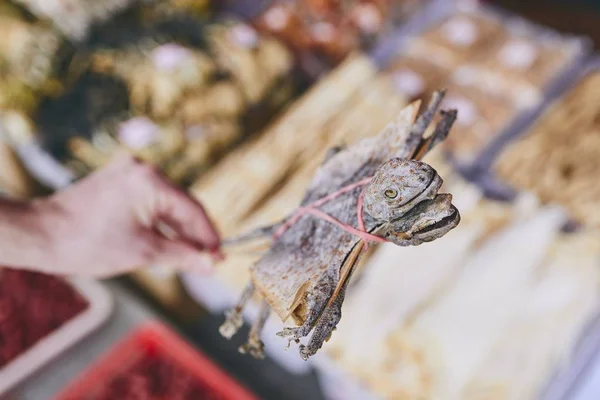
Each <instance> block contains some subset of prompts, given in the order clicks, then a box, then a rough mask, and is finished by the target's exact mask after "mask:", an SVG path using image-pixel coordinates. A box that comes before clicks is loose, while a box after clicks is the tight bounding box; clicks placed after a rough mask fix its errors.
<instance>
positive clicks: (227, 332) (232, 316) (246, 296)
mask: <svg viewBox="0 0 600 400" xmlns="http://www.w3.org/2000/svg"><path fill="white" fill-rule="evenodd" d="M253 293H254V284H253V283H252V282H249V283H248V284H247V285H246V287H245V288H244V290H243V291H242V295H241V296H240V299H239V300H238V302H237V304H236V305H235V307H233V308H232V309H231V310H229V311H226V312H225V322H223V325H221V326H220V327H219V333H220V334H221V336H223V337H225V338H226V339H231V338H232V337H233V335H235V334H236V333H237V331H238V330H239V329H240V328H241V327H242V324H243V323H244V319H243V318H242V311H243V310H244V307H246V304H247V303H248V300H250V297H252V294H253Z"/></svg>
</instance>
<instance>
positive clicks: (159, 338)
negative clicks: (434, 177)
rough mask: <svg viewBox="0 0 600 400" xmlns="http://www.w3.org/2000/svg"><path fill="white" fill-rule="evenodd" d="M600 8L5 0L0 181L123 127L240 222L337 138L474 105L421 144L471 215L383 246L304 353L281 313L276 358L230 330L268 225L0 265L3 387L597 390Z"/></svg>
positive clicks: (121, 136) (60, 159)
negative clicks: (48, 266) (181, 266)
mask: <svg viewBox="0 0 600 400" xmlns="http://www.w3.org/2000/svg"><path fill="white" fill-rule="evenodd" d="M599 27H600V6H599V5H598V4H597V2H595V1H591V0H589V1H585V0H577V1H568V2H567V1H559V0H554V1H550V0H532V1H527V2H519V1H510V0H498V1H489V2H478V1H472V0H470V1H467V0H464V1H461V0H451V1H444V0H428V1H413V0H397V1H392V0H350V1H339V0H269V1H267V0H262V1H248V0H227V1H212V2H211V1H209V0H136V1H133V0H104V1H91V0H70V1H63V0H0V195H2V196H8V197H12V198H19V199H28V198H34V197H36V196H43V195H46V194H48V193H51V192H52V191H54V190H60V189H61V188H62V187H64V186H66V185H68V184H69V183H70V182H72V181H73V180H76V179H79V178H81V177H84V176H86V175H88V174H89V173H91V172H92V171H94V170H95V169H98V168H101V167H102V166H103V165H104V164H105V163H107V162H108V160H110V158H111V156H112V155H113V154H114V153H115V151H117V150H119V149H124V150H126V151H129V152H131V153H133V154H135V155H137V156H138V157H140V158H142V159H143V160H145V161H147V162H149V163H152V164H154V165H156V166H157V167H158V168H160V169H161V170H162V171H163V172H164V173H165V174H166V176H168V177H169V178H170V179H171V180H172V181H173V182H174V183H175V184H177V185H180V186H182V187H184V188H186V189H189V190H190V192H191V193H192V194H193V195H194V196H196V197H197V198H198V199H199V200H200V201H201V202H202V203H203V204H204V206H205V207H206V209H207V211H208V212H209V214H211V215H212V216H213V219H214V221H215V223H216V224H217V226H218V228H219V229H220V231H221V232H222V234H223V236H224V237H227V236H231V235H234V234H237V233H241V232H243V231H247V230H249V229H251V228H254V227H257V226H260V225H265V224H268V223H271V222H275V221H277V220H279V219H281V218H282V217H284V216H285V215H287V214H288V213H290V212H291V211H292V210H293V209H294V208H295V207H296V206H297V204H298V202H299V201H300V200H301V196H302V194H303V192H304V189H305V186H306V184H307V183H308V181H309V179H310V177H311V176H312V174H313V173H314V171H315V170H316V168H317V167H318V166H319V164H320V163H321V161H322V159H323V157H324V155H325V153H326V151H327V149H328V148H329V147H331V146H334V145H339V144H343V143H350V142H354V141H356V140H359V139H361V138H364V137H369V136H372V135H374V134H376V133H377V132H378V131H379V130H380V129H382V128H383V127H384V126H385V125H386V124H387V123H388V122H389V121H390V120H391V119H392V118H393V117H394V115H395V113H396V112H397V111H398V110H399V109H400V108H402V107H403V106H404V105H406V104H407V103H408V102H410V101H413V100H415V99H427V98H428V97H429V96H430V94H431V93H432V91H433V90H435V89H438V88H440V87H446V88H447V89H448V95H447V98H446V104H445V106H446V107H448V108H450V107H452V108H457V109H458V111H459V119H458V121H457V124H456V126H455V128H454V129H453V132H452V134H451V136H450V137H449V139H448V141H447V142H446V143H444V146H442V148H441V149H439V150H437V151H436V152H434V153H432V154H431V155H430V156H428V158H427V159H426V160H425V161H427V162H429V163H430V164H432V165H433V166H434V167H435V168H436V169H437V170H438V172H439V173H440V175H441V176H442V177H443V178H444V180H445V186H446V190H447V191H449V192H451V193H453V194H454V196H455V203H456V204H457V206H458V208H459V209H460V211H461V214H462V216H463V221H462V223H461V225H460V226H459V228H457V230H456V231H455V232H453V233H452V234H450V235H448V236H447V237H446V238H444V239H443V240H440V241H439V242H436V243H432V244H429V245H427V246H423V247H416V248H397V247H394V246H386V245H382V246H376V247H375V248H373V249H372V250H371V251H370V253H369V255H368V257H366V258H365V260H364V262H363V263H362V266H361V273H360V274H358V276H357V277H356V279H355V282H354V284H353V285H352V287H351V288H350V289H349V292H348V295H347V297H348V300H347V304H346V305H345V308H344V316H343V318H342V321H341V323H340V325H339V329H338V330H337V331H336V332H335V333H334V335H333V337H332V339H331V341H330V343H329V346H328V348H327V349H326V351H323V353H322V354H320V355H319V356H318V357H315V359H314V360H312V361H311V362H310V363H304V362H301V361H299V360H298V359H297V357H296V354H295V351H290V352H288V353H286V352H284V350H283V347H284V345H285V343H283V340H280V339H279V338H277V337H276V336H275V332H277V331H278V330H279V329H280V328H281V325H282V324H281V322H280V321H279V320H278V319H276V318H271V319H269V321H268V323H267V327H266V330H265V337H264V340H265V342H266V350H267V355H268V356H267V359H266V360H264V361H255V360H253V359H250V358H248V357H244V356H242V355H240V354H238V353H237V347H238V346H239V345H240V344H241V343H240V342H239V341H241V340H243V336H244V334H243V333H242V334H241V335H239V336H240V338H241V339H238V341H236V340H233V341H232V342H228V341H225V340H224V339H222V338H221V337H220V336H219V334H218V330H217V327H218V326H219V325H220V324H221V322H222V320H223V315H222V312H223V310H225V309H227V308H229V306H230V305H231V304H232V303H233V302H234V301H235V299H236V298H237V295H238V293H239V291H240V290H241V288H242V286H243V284H244V283H245V281H246V280H247V277H248V267H249V266H250V265H251V264H252V262H253V261H254V260H256V259H257V258H258V257H259V256H260V251H261V247H260V246H259V247H253V248H240V249H236V250H232V251H230V252H228V254H227V259H226V260H225V261H224V262H223V263H222V264H220V265H219V267H218V269H217V270H216V272H215V274H214V275H213V276H210V277H201V276H197V275H192V274H183V275H178V274H176V273H175V272H173V271H171V270H170V269H168V268H167V267H166V266H161V265H153V266H147V268H145V269H143V270H142V271H141V272H138V273H135V274H133V275H132V276H130V277H125V278H119V279H113V280H109V281H105V282H100V283H98V282H83V283H82V282H79V281H71V280H69V279H63V278H57V277H48V276H42V275H37V274H31V273H24V272H18V271H15V270H9V269H2V270H1V271H0V397H1V396H2V395H3V394H4V393H10V394H13V395H15V397H17V398H24V399H45V398H54V397H55V396H58V395H59V394H61V393H62V395H63V397H61V398H77V395H75V397H73V396H74V395H72V394H69V393H80V391H81V390H84V391H86V390H88V389H89V390H92V389H90V388H91V386H89V387H88V386H87V385H88V384H89V382H90V378H89V377H90V376H91V377H94V376H100V375H94V374H101V375H102V376H104V378H106V379H104V380H105V381H106V382H107V385H108V386H107V387H106V388H100V389H98V388H96V389H93V390H96V392H94V393H95V395H96V398H117V397H116V396H118V398H133V396H135V395H144V396H146V397H147V398H158V397H160V396H163V397H164V396H165V393H167V392H168V391H169V390H175V391H176V392H178V393H179V395H182V396H183V395H184V392H186V391H189V392H190V393H192V392H193V393H196V394H197V393H199V392H201V391H210V390H213V391H214V390H217V392H218V390H221V389H215V388H212V389H210V388H208V386H205V382H207V377H210V376H213V375H210V374H208V373H207V374H206V375H203V372H202V371H203V370H206V371H212V372H211V373H214V374H216V375H214V376H218V377H219V379H218V381H219V382H221V380H222V382H226V384H225V386H227V385H229V386H231V387H235V388H237V387H238V386H239V387H240V388H242V389H239V390H240V392H235V393H237V394H234V397H232V398H239V397H235V396H236V395H239V393H244V395H248V396H251V395H250V394H248V393H249V392H252V393H254V396H256V397H257V398H265V399H281V398H286V399H306V398H310V399H328V400H334V399H344V400H348V399H360V400H362V399H375V398H386V399H387V398H389V399H460V400H462V399H465V400H467V399H468V400H479V399H481V400H488V399H498V400H504V399H506V400H512V399H577V400H579V399H596V398H597V393H599V392H600V378H598V377H596V378H595V376H596V375H598V376H600V374H599V373H598V372H595V371H600V369H599V368H600V353H598V350H599V349H600V339H599V338H600V318H598V317H599V314H598V312H599V311H600V310H599V305H600V291H599V288H600V278H599V277H600V275H599V268H600V231H599V228H600V187H599V183H598V182H599V181H598V179H597V171H598V168H600V164H599V161H598V160H600V128H599V127H598V126H596V125H597V124H598V114H599V112H600V82H599V81H598V72H597V70H598V65H599V61H598V60H599V59H598V56H597V55H596V53H595V49H597V48H598V46H599V43H600V28H599ZM90 212H93V210H90ZM50 297H51V298H52V299H51V301H50V300H48V299H49V298H50ZM111 304H112V305H114V307H112V306H111ZM48 307H51V308H52V310H53V312H49V311H48ZM256 312H257V309H256V308H252V307H250V309H249V310H248V311H247V315H246V317H247V318H251V317H252V316H253V314H255V313H256ZM25 317H27V318H32V320H35V321H37V322H35V321H34V322H31V321H29V320H28V319H27V318H25ZM148 320H153V321H159V322H155V324H156V323H158V324H159V325H152V326H151V327H150V328H147V325H144V324H146V323H147V321H148ZM65 321H67V322H65ZM163 324H164V325H169V326H171V327H172V328H173V329H174V330H175V331H176V332H177V333H178V334H179V335H181V336H183V337H184V338H185V339H186V340H187V341H188V342H189V343H190V344H191V346H190V347H187V345H185V344H182V343H180V339H178V338H177V337H176V336H175V337H173V335H174V334H173V333H171V332H170V330H165V328H164V327H162V326H161V325H163ZM38 325H39V326H38ZM25 326H27V327H28V328H27V329H24V328H23V327H25ZM140 326H146V327H142V328H140ZM93 330H96V331H95V332H92V331H93ZM132 332H133V333H132ZM165 332H166V333H165ZM175 335H177V334H175ZM125 337H129V339H127V338H126V339H125V341H123V338H125ZM78 341H80V343H79V344H78V343H76V342H78ZM119 343H120V344H119ZM168 345H172V346H175V347H174V348H177V349H178V351H177V352H176V351H173V354H175V353H177V354H178V355H176V356H175V355H173V357H172V358H169V357H166V359H163V358H161V357H162V356H163V355H164V354H163V353H161V351H162V350H161V349H164V348H165V346H168ZM115 346H116V347H115ZM191 347H196V348H197V350H198V352H199V353H200V355H194V357H190V358H189V359H186V358H181V357H182V356H180V355H179V351H181V352H182V354H185V353H190V354H191V353H193V350H191ZM50 348H53V349H55V351H50V350H49V349H50ZM127 349H128V350H127ZM115 352H116V353H115ZM120 352H122V354H125V353H127V354H129V355H131V358H130V359H129V358H128V361H127V363H124V364H123V365H124V366H123V369H122V370H120V371H119V372H118V373H114V374H110V375H108V374H107V367H106V365H108V364H110V360H111V357H112V358H114V357H115V356H114V355H112V356H111V354H119V353H120ZM54 353H56V354H54ZM146 353H149V354H151V355H152V354H155V355H156V354H158V356H156V357H154V358H153V357H151V356H148V357H149V358H148V359H147V358H144V357H147V354H146ZM44 354H45V356H41V355H44ZM161 354H162V355H161ZM201 354H205V355H206V356H202V355H201ZM50 356H52V357H50ZM205 358H206V360H205ZM192 359H193V360H192ZM209 359H210V360H211V361H208V360H209ZM35 360H37V361H35ZM107 360H108V361H107ZM182 360H184V361H182ZM112 362H113V364H114V361H112ZM107 363H108V364H107ZM136 363H137V364H136ZM213 364H214V365H213ZM125 366H128V367H131V368H129V369H127V368H125ZM84 370H86V371H88V372H86V373H85V374H83V375H82V373H83V372H84ZM34 371H38V372H37V373H36V374H35V375H33V376H32V375H31V374H32V373H33V372H34ZM98 371H99V372H98ZM182 371H183V372H182ZM215 371H217V372H215ZM149 375H152V376H158V377H159V378H160V379H159V381H160V382H161V384H160V385H157V386H152V385H150V383H149V381H150V380H151V379H150V378H148V376H149ZM132 376H134V377H135V379H134V378H132ZM175 376H178V377H179V378H175ZM227 376H230V377H231V381H230V380H229V379H230V378H227ZM136 379H137V380H136ZM215 379H216V378H215ZM134 380H135V382H137V383H132V382H133V381H134ZM209 380H210V379H209ZM109 381H110V382H111V383H108V382H109ZM213 381H216V380H213ZM203 382H204V383H203ZM2 383H4V385H3V384H2ZM158 386H160V388H158ZM217 386H218V385H217ZM215 387H216V386H215ZM173 388H175V389H173ZM177 388H181V389H177ZM596 388H598V389H596ZM67 389H68V390H67ZM236 390H238V389H236ZM78 391H79V392H78ZM247 392H248V393H247ZM90 393H91V392H90ZM586 393H592V395H591V396H587V397H586ZM594 393H595V395H594ZM222 395H223V394H222ZM69 396H71V397H69ZM102 396H104V397H102ZM153 396H154V397H153ZM169 396H171V395H169ZM173 396H174V395H173ZM223 396H227V395H223ZM594 396H596V397H594ZM170 398H171V397H170ZM172 398H175V397H172ZM219 398H222V397H219Z"/></svg>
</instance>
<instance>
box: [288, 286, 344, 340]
mask: <svg viewBox="0 0 600 400" xmlns="http://www.w3.org/2000/svg"><path fill="white" fill-rule="evenodd" d="M334 288H335V279H333V277H332V276H329V275H327V276H325V277H324V278H323V279H321V281H320V282H319V283H317V285H316V286H315V288H314V289H313V290H312V293H311V294H310V295H309V296H308V298H307V299H306V306H307V308H308V310H309V311H308V315H307V316H306V319H305V320H304V322H303V323H302V325H300V326H295V327H286V328H283V330H282V331H281V332H278V333H277V336H281V337H283V338H286V339H287V340H288V342H287V346H286V349H287V348H288V347H289V346H290V344H291V342H292V341H294V342H296V343H299V342H300V338H303V337H305V336H307V335H308V334H309V333H310V331H311V330H312V329H313V327H314V326H315V323H316V322H317V321H318V320H319V317H320V316H321V314H322V313H323V311H324V310H325V308H326V306H327V303H328V302H329V299H330V298H331V295H332V294H333V291H334Z"/></svg>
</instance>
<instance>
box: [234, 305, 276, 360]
mask: <svg viewBox="0 0 600 400" xmlns="http://www.w3.org/2000/svg"><path fill="white" fill-rule="evenodd" d="M270 314H271V307H270V306H269V303H267V302H266V301H265V300H263V302H262V303H261V305H260V311H259V313H258V318H257V319H256V320H255V321H254V323H253V324H252V328H250V334H249V335H248V341H247V342H246V344H244V345H242V346H240V348H239V352H240V353H242V354H250V355H251V356H252V357H254V358H256V359H259V360H262V359H263V358H265V344H264V343H263V341H262V340H260V337H261V334H262V331H263V329H264V327H265V323H266V322H267V319H268V318H269V315H270Z"/></svg>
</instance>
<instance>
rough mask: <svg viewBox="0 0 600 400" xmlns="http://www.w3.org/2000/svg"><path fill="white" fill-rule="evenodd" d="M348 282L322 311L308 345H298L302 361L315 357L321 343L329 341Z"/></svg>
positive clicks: (339, 312) (338, 318)
mask: <svg viewBox="0 0 600 400" xmlns="http://www.w3.org/2000/svg"><path fill="white" fill-rule="evenodd" d="M349 281H350V279H348V280H347V281H346V282H345V283H344V285H343V287H342V288H341V289H340V291H339V293H338V295H337V296H336V297H335V298H334V299H333V300H332V301H331V303H330V304H329V305H328V306H327V307H326V308H325V310H324V311H323V314H322V315H321V318H320V319H319V321H318V322H317V325H316V326H315V329H314V332H313V334H312V336H311V338H310V340H309V342H308V345H306V346H305V345H303V344H301V345H300V349H299V351H300V357H302V359H303V360H304V361H306V360H308V359H309V358H310V357H311V356H313V355H315V354H316V353H317V351H319V349H320V348H321V347H322V346H323V343H324V342H326V341H328V340H329V338H330V337H331V334H332V332H333V331H334V330H335V328H336V327H337V324H338V323H339V322H340V320H341V319H342V303H343V302H344V297H345V296H346V287H347V286H348V282H349Z"/></svg>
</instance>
